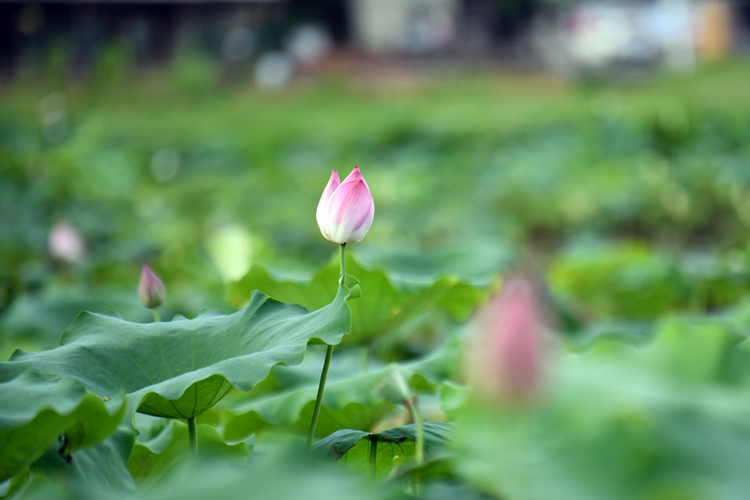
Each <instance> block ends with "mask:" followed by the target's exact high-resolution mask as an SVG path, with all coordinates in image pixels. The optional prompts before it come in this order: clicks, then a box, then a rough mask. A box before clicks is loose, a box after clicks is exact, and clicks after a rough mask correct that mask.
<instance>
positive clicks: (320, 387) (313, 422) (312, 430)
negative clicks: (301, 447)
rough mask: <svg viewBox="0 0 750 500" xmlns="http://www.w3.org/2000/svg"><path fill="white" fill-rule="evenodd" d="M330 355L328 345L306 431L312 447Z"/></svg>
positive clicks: (309, 445) (330, 348) (331, 347)
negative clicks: (308, 427) (308, 429)
mask: <svg viewBox="0 0 750 500" xmlns="http://www.w3.org/2000/svg"><path fill="white" fill-rule="evenodd" d="M331 356H333V346H332V345H329V346H328V350H327V351H326V360H325V363H323V372H322V373H321V374H320V384H319V385H318V397H317V398H315V408H314V409H313V414H312V420H311V421H310V432H308V433H307V447H308V448H310V447H312V442H313V437H315V428H316V427H317V426H318V417H319V416H320V405H321V404H322V403H323V390H324V389H325V387H326V377H328V367H329V366H330V365H331Z"/></svg>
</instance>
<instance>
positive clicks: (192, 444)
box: [187, 417, 198, 456]
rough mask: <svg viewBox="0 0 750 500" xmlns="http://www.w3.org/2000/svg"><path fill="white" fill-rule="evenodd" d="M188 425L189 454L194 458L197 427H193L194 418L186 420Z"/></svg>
mask: <svg viewBox="0 0 750 500" xmlns="http://www.w3.org/2000/svg"><path fill="white" fill-rule="evenodd" d="M187 423H188V436H190V454H191V455H193V456H195V455H197V454H198V426H197V425H195V417H190V418H189V419H187Z"/></svg>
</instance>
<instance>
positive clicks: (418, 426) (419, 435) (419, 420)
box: [406, 402, 424, 466]
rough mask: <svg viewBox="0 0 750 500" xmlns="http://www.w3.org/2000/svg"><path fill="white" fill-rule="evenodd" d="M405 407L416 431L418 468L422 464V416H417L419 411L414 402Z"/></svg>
mask: <svg viewBox="0 0 750 500" xmlns="http://www.w3.org/2000/svg"><path fill="white" fill-rule="evenodd" d="M406 407H407V408H409V411H410V412H411V418H412V419H413V420H414V427H415V428H416V430H417V446H416V450H415V455H416V456H415V459H416V461H417V466H419V465H422V464H423V463H424V429H423V426H422V415H420V414H419V409H418V408H417V405H416V404H415V403H414V402H411V403H408V404H407V405H406Z"/></svg>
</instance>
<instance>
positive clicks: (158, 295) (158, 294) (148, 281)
mask: <svg viewBox="0 0 750 500" xmlns="http://www.w3.org/2000/svg"><path fill="white" fill-rule="evenodd" d="M164 293H165V290H164V284H163V283H162V282H161V280H160V279H159V277H158V276H157V275H156V274H155V273H154V272H153V271H152V270H151V268H150V267H148V265H147V264H143V269H142V270H141V281H140V283H138V297H140V299H141V302H143V305H144V306H146V307H148V308H149V309H155V308H157V307H159V306H160V305H161V303H162V302H164Z"/></svg>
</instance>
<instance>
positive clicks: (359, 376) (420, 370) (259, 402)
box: [222, 341, 458, 441]
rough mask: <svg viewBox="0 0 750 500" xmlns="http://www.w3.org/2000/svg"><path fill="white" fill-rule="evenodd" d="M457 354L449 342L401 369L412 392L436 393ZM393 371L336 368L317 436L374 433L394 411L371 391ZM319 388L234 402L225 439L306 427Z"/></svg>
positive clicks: (226, 414) (455, 345) (225, 418)
mask: <svg viewBox="0 0 750 500" xmlns="http://www.w3.org/2000/svg"><path fill="white" fill-rule="evenodd" d="M457 350H458V343H457V342H456V341H449V342H447V343H446V344H445V346H444V347H442V348H441V349H439V350H437V351H436V352H434V353H432V354H430V355H428V356H425V357H424V358H422V359H418V360H414V361H412V362H409V363H403V364H401V365H399V370H400V371H401V372H402V373H403V374H404V376H405V377H406V379H407V380H408V381H409V382H410V386H411V388H412V389H413V390H415V391H420V392H426V391H432V390H434V389H435V388H436V386H437V384H438V383H440V382H442V381H443V380H445V379H447V378H448V377H450V376H451V374H452V373H453V372H454V371H455V368H456V361H457V360H456V358H457ZM335 359H336V356H335V355H334V360H335ZM320 366H322V363H318V364H317V366H316V368H317V371H318V373H319V371H320ZM389 370H390V368H389V367H374V368H372V369H369V370H367V371H365V372H362V373H356V374H353V375H352V374H347V375H345V376H339V377H337V376H336V375H335V365H334V370H333V372H334V373H333V375H334V376H333V377H331V379H330V380H329V382H328V383H327V384H326V390H325V392H324V393H323V406H322V410H321V414H320V420H319V421H318V427H317V429H316V435H317V436H319V437H323V436H327V435H329V434H331V433H332V432H334V431H338V430H340V429H359V430H364V431H370V430H372V429H373V428H374V427H375V425H376V424H377V423H378V422H379V421H380V420H381V419H382V418H383V417H384V416H386V415H387V414H388V413H389V412H390V410H391V409H392V408H393V404H392V403H389V402H387V401H384V400H383V399H382V398H381V397H378V396H377V395H376V394H374V393H373V392H372V387H373V385H374V384H375V383H376V382H378V381H379V380H381V379H382V378H383V376H384V375H386V374H387V373H388V371H389ZM317 384H318V383H317V379H313V380H310V381H309V382H306V383H305V382H303V383H301V384H299V385H293V386H291V387H289V388H286V389H282V390H277V391H276V392H274V393H272V394H270V395H266V396H259V397H257V398H254V399H250V400H249V401H237V402H233V403H232V404H231V405H229V407H228V408H227V411H226V412H224V413H223V415H222V423H223V426H224V436H225V438H227V439H228V440H230V441H235V440H239V439H243V438H245V437H247V436H248V435H250V434H251V433H253V432H256V433H260V432H262V431H264V430H266V429H269V428H272V427H280V428H287V429H288V428H290V427H292V428H297V429H298V430H304V429H306V428H307V427H308V426H309V422H310V416H311V415H312V408H313V405H314V402H315V396H316V394H317V387H318V385H317Z"/></svg>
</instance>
